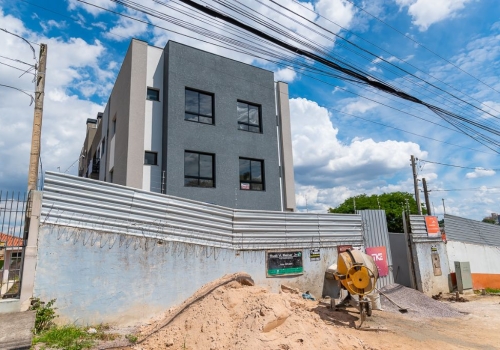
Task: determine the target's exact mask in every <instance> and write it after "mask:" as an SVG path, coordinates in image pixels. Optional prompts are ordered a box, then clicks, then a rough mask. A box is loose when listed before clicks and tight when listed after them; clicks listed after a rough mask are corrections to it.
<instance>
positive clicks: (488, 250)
mask: <svg viewBox="0 0 500 350" xmlns="http://www.w3.org/2000/svg"><path fill="white" fill-rule="evenodd" d="M446 246H447V250H448V261H449V265H450V273H451V276H452V277H451V279H452V283H454V284H455V285H456V276H455V261H460V262H467V261H468V262H470V269H471V273H472V287H473V289H484V288H487V287H489V288H500V248H499V247H497V246H490V245H479V244H472V243H465V242H456V241H448V243H447V245H446Z"/></svg>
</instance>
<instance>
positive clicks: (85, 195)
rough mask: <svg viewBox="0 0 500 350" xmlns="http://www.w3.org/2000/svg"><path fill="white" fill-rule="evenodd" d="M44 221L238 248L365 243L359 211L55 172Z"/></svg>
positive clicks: (47, 185)
mask: <svg viewBox="0 0 500 350" xmlns="http://www.w3.org/2000/svg"><path fill="white" fill-rule="evenodd" d="M41 223H42V225H49V224H51V225H63V226H70V227H75V228H79V229H81V230H84V231H85V230H87V231H89V230H90V231H98V232H116V233H126V234H129V235H135V236H144V237H154V238H158V239H165V240H171V241H179V242H188V243H196V244H203V245H210V246H217V247H226V248H233V249H252V250H256V249H275V248H285V247H289V248H292V247H293V248H310V247H332V246H337V245H339V244H352V245H357V246H360V245H362V244H363V239H362V224H361V216H360V215H356V214H354V215H352V214H345V215H341V214H309V213H292V212H274V211H259V210H234V209H231V208H226V207H222V206H218V205H213V204H208V203H203V202H198V201H193V200H189V199H184V198H179V197H173V196H167V195H163V194H158V193H153V192H147V191H142V190H137V189H133V188H129V187H124V186H120V185H115V184H110V183H105V182H100V181H95V180H90V179H84V178H79V177H75V176H71V175H66V174H61V173H53V172H47V173H46V176H45V183H44V194H43V201H42V218H41Z"/></svg>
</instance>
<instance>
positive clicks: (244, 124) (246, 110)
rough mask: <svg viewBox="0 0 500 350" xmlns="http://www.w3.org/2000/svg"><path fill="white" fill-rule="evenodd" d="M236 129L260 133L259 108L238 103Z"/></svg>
mask: <svg viewBox="0 0 500 350" xmlns="http://www.w3.org/2000/svg"><path fill="white" fill-rule="evenodd" d="M237 109H238V129H240V130H245V131H250V132H262V128H261V123H260V122H261V120H260V119H261V118H260V107H259V106H257V105H252V104H249V103H246V102H240V101H238V107H237Z"/></svg>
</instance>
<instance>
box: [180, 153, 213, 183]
mask: <svg viewBox="0 0 500 350" xmlns="http://www.w3.org/2000/svg"><path fill="white" fill-rule="evenodd" d="M214 177H215V172H214V155H213V154H207V153H198V152H190V151H185V152H184V186H188V187H215V181H214Z"/></svg>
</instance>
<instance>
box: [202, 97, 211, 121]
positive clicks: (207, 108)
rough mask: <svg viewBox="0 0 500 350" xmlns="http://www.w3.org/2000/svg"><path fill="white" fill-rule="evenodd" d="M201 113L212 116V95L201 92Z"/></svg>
mask: <svg viewBox="0 0 500 350" xmlns="http://www.w3.org/2000/svg"><path fill="white" fill-rule="evenodd" d="M200 115H205V116H210V117H211V116H212V96H210V95H204V94H200Z"/></svg>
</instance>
